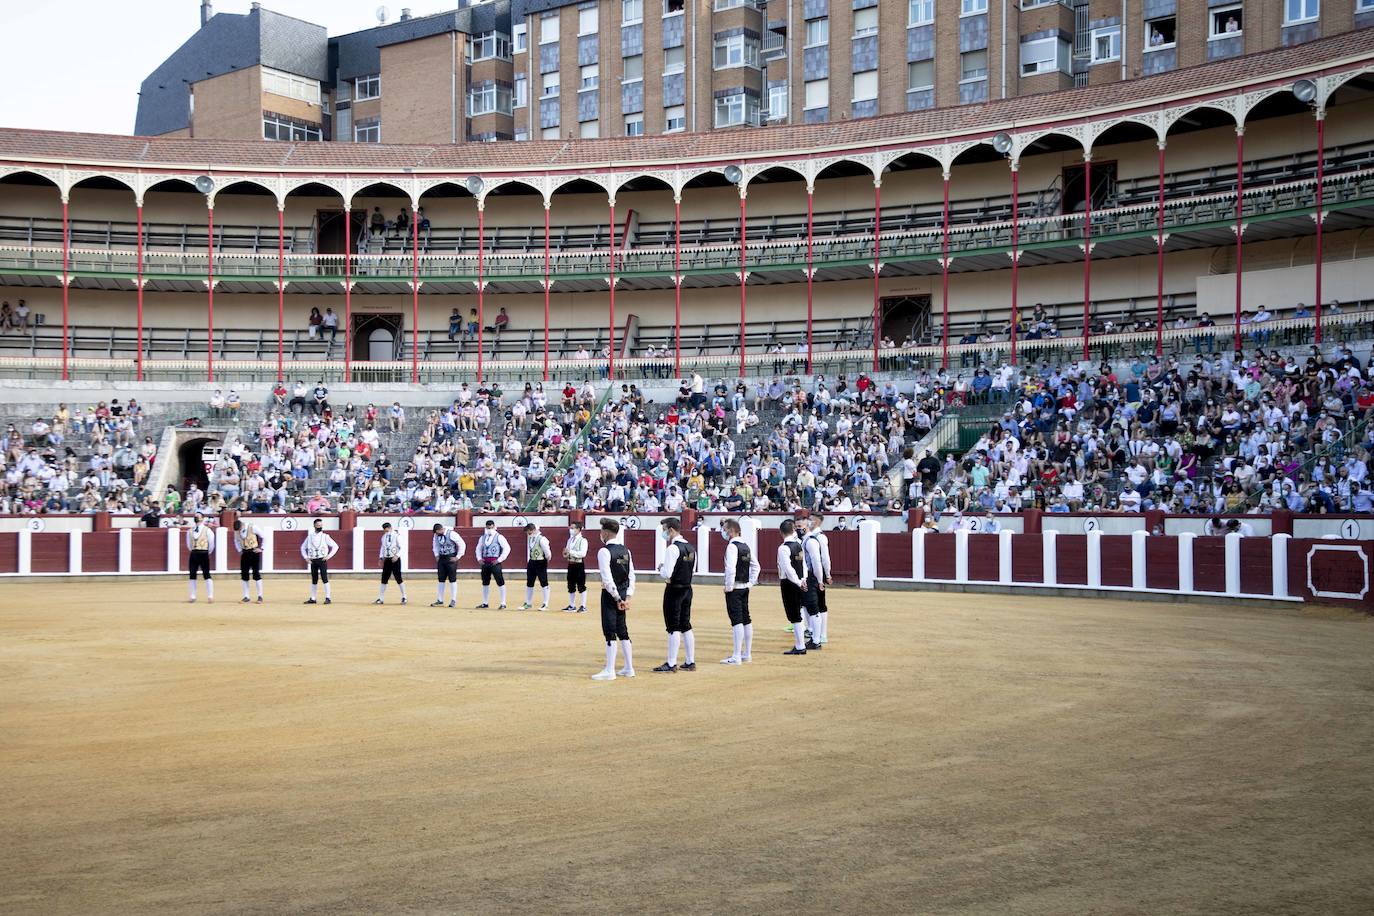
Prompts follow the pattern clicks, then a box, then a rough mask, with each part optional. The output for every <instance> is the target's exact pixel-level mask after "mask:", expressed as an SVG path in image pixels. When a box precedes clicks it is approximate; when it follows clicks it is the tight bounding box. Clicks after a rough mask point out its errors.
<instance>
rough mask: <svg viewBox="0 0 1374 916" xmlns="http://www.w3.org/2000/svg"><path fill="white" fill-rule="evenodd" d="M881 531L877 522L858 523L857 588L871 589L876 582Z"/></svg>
mask: <svg viewBox="0 0 1374 916" xmlns="http://www.w3.org/2000/svg"><path fill="white" fill-rule="evenodd" d="M881 530H882V526H881V525H879V524H878V523H877V522H872V521H865V522H860V523H859V588H872V587H873V585H874V583H876V582H877V580H878V532H879V531H881Z"/></svg>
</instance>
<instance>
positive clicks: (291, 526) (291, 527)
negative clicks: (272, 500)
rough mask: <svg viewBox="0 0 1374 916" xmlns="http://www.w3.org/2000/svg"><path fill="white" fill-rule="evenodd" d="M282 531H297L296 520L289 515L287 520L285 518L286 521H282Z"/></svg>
mask: <svg viewBox="0 0 1374 916" xmlns="http://www.w3.org/2000/svg"><path fill="white" fill-rule="evenodd" d="M281 530H282V531H295V530H296V520H295V519H294V518H292V517H291V516H289V515H288V516H287V517H286V518H284V519H282V520H281Z"/></svg>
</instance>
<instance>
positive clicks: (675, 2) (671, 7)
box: [663, 0, 687, 16]
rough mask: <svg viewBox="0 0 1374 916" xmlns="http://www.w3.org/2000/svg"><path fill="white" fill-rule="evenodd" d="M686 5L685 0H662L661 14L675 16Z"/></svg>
mask: <svg viewBox="0 0 1374 916" xmlns="http://www.w3.org/2000/svg"><path fill="white" fill-rule="evenodd" d="M686 5H687V0H663V15H665V16H676V15H677V14H678V13H680V12H682V10H683V7H685V6H686Z"/></svg>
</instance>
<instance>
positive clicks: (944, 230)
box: [940, 171, 1016, 369]
mask: <svg viewBox="0 0 1374 916" xmlns="http://www.w3.org/2000/svg"><path fill="white" fill-rule="evenodd" d="M940 226H941V230H940V288H941V290H943V292H942V293H941V295H940V309H941V311H942V312H943V313H944V323H945V330H944V333H943V334H942V335H941V336H940V339H941V352H940V368H941V369H948V368H949V172H948V171H946V172H945V209H944V218H943V219H942V221H941V223H940ZM1015 335H1016V329H1015V328H1013V329H1012V338H1011V339H1012V341H1013V343H1012V346H1013V347H1015V346H1016V343H1015V341H1016V336H1015ZM1015 361H1016V357H1015V356H1013V357H1012V362H1015Z"/></svg>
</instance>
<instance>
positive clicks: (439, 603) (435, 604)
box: [429, 601, 444, 607]
mask: <svg viewBox="0 0 1374 916" xmlns="http://www.w3.org/2000/svg"><path fill="white" fill-rule="evenodd" d="M429 606H430V607H443V606H444V602H442V601H431V602H430V603H429Z"/></svg>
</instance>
